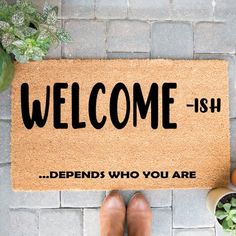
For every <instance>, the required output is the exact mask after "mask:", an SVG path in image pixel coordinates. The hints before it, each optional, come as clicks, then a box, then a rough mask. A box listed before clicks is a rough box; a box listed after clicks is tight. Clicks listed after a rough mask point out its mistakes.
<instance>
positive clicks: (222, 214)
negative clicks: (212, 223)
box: [215, 210, 228, 220]
mask: <svg viewBox="0 0 236 236" xmlns="http://www.w3.org/2000/svg"><path fill="white" fill-rule="evenodd" d="M215 216H216V218H217V219H219V220H223V219H224V218H226V217H227V216H228V214H227V212H225V211H221V210H218V211H216V213H215Z"/></svg>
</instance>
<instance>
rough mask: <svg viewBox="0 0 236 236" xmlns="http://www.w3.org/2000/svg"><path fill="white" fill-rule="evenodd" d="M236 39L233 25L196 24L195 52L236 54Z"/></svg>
mask: <svg viewBox="0 0 236 236" xmlns="http://www.w3.org/2000/svg"><path fill="white" fill-rule="evenodd" d="M226 35H227V36H226ZM235 39H236V37H235V32H234V31H233V29H232V25H230V24H226V23H211V22H201V23H198V24H196V27H195V32H194V45H195V52H196V53H234V52H235Z"/></svg>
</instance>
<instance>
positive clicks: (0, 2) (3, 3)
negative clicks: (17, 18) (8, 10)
mask: <svg viewBox="0 0 236 236" xmlns="http://www.w3.org/2000/svg"><path fill="white" fill-rule="evenodd" d="M7 5H8V4H7V1H5V0H0V8H5V7H7Z"/></svg>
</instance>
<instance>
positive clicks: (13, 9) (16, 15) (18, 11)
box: [0, 0, 70, 91]
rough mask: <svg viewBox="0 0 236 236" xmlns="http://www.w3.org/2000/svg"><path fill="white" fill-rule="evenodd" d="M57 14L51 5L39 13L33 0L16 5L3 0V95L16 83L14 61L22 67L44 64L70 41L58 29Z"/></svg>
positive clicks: (0, 5)
mask: <svg viewBox="0 0 236 236" xmlns="http://www.w3.org/2000/svg"><path fill="white" fill-rule="evenodd" d="M57 14H58V8H57V7H53V6H50V5H49V4H48V3H47V2H45V4H44V8H43V10H42V12H39V11H38V10H37V9H36V8H35V7H34V6H33V5H32V3H31V1H30V0H17V1H16V3H14V4H8V3H7V2H6V1H5V0H0V91H3V90H5V89H6V88H7V87H8V86H9V85H10V83H11V81H12V79H13V71H14V65H13V62H12V61H13V60H14V59H15V60H16V61H18V62H19V63H27V62H28V61H30V60H33V61H38V60H42V59H43V57H44V56H46V55H47V53H48V51H49V48H50V47H51V46H52V45H53V44H55V43H57V44H58V43H60V42H68V41H69V40H70V36H69V34H68V33H67V32H65V30H64V29H62V28H59V27H57Z"/></svg>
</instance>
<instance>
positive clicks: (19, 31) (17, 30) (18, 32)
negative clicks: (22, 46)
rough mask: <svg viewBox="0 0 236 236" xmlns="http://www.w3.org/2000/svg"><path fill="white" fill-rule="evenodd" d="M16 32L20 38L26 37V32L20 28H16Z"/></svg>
mask: <svg viewBox="0 0 236 236" xmlns="http://www.w3.org/2000/svg"><path fill="white" fill-rule="evenodd" d="M14 34H15V35H16V36H17V37H18V38H20V39H24V38H25V34H24V33H23V32H22V31H21V30H20V29H19V28H15V29H14Z"/></svg>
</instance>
